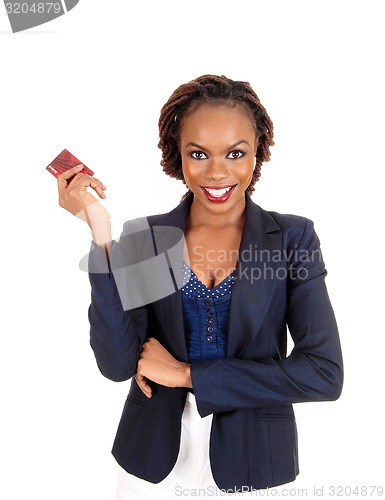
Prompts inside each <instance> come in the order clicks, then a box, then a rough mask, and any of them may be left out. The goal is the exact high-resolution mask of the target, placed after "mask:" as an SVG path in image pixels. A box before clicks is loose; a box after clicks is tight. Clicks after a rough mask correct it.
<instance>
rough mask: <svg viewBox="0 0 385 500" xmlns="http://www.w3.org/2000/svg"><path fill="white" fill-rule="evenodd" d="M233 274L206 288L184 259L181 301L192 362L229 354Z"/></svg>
mask: <svg viewBox="0 0 385 500" xmlns="http://www.w3.org/2000/svg"><path fill="white" fill-rule="evenodd" d="M233 284H234V273H231V274H229V275H228V276H227V277H226V278H225V279H224V280H223V281H222V282H221V283H219V284H218V285H216V286H215V287H214V288H207V286H206V285H205V284H203V283H202V282H201V281H200V280H199V278H198V277H197V276H196V274H195V273H194V272H193V271H192V269H190V267H189V266H188V265H187V263H186V262H183V281H182V285H183V287H182V290H181V291H182V304H183V316H184V328H185V334H186V341H187V347H188V353H189V358H190V362H191V363H193V362H194V361H203V360H206V359H217V358H224V357H225V356H226V346H227V332H228V323H229V314H230V300H231V290H232V287H233Z"/></svg>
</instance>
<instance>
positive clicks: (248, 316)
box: [227, 194, 282, 358]
mask: <svg viewBox="0 0 385 500" xmlns="http://www.w3.org/2000/svg"><path fill="white" fill-rule="evenodd" d="M281 248H282V234H281V232H280V226H279V225H278V224H277V223H276V222H275V220H274V219H273V217H272V216H271V215H270V214H269V213H268V212H266V211H265V210H263V209H262V208H261V207H259V206H258V205H256V204H255V203H254V202H253V201H252V200H251V198H250V196H249V195H248V194H246V211H245V223H244V228H243V234H242V240H241V245H240V251H239V255H238V262H237V267H236V270H235V283H234V287H233V291H232V297H231V306H230V319H229V334H228V343H227V357H231V358H232V357H236V356H239V355H240V354H241V352H242V351H243V350H244V349H245V348H246V346H247V345H248V344H249V343H250V342H251V341H252V340H253V339H254V338H255V336H256V335H257V334H258V331H259V329H260V327H261V324H262V322H263V319H264V317H265V315H266V312H267V310H268V308H269V305H270V302H271V300H272V297H273V293H274V289H275V286H276V282H277V269H278V267H279V265H280V262H279V260H280V259H279V258H278V256H279V255H281ZM274 257H275V258H274ZM251 311H252V312H251Z"/></svg>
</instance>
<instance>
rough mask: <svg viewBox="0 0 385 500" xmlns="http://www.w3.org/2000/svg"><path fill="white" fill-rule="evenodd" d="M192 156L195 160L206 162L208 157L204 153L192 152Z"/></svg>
mask: <svg viewBox="0 0 385 500" xmlns="http://www.w3.org/2000/svg"><path fill="white" fill-rule="evenodd" d="M190 156H192V157H193V158H194V159H195V160H206V159H207V155H206V153H204V152H203V151H192V152H191V153H190Z"/></svg>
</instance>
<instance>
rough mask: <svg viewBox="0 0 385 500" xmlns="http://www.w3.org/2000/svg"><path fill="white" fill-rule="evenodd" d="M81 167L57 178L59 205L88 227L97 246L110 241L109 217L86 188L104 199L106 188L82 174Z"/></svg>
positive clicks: (96, 180) (78, 166) (97, 180)
mask: <svg viewBox="0 0 385 500" xmlns="http://www.w3.org/2000/svg"><path fill="white" fill-rule="evenodd" d="M83 167H84V166H83V165H77V166H76V167H73V168H71V169H69V170H67V171H65V172H63V173H62V174H60V175H59V176H58V177H57V183H58V191H59V205H60V206H61V207H62V208H64V209H65V210H67V211H68V212H70V213H71V214H73V215H75V216H76V217H78V218H79V219H81V220H83V221H84V222H86V223H87V224H88V225H89V227H90V228H91V230H92V233H93V236H94V240H95V242H96V243H97V244H105V243H108V242H110V241H111V230H110V215H109V213H108V211H107V210H106V208H105V207H104V206H103V205H102V204H101V203H100V202H99V201H98V199H97V198H96V197H95V196H93V195H92V194H91V193H90V192H89V191H88V188H92V189H93V190H94V191H95V193H96V194H97V195H98V196H99V198H102V199H105V197H106V195H105V194H104V191H105V189H106V186H105V185H104V184H103V183H102V182H101V181H99V179H96V178H95V177H92V176H90V175H88V174H82V173H81V170H82V169H83Z"/></svg>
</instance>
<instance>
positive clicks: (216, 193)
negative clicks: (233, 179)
mask: <svg viewBox="0 0 385 500" xmlns="http://www.w3.org/2000/svg"><path fill="white" fill-rule="evenodd" d="M230 189H231V187H228V188H222V189H209V188H205V190H206V191H207V192H208V193H210V194H211V196H215V197H216V198H220V197H221V196H223V195H224V194H225V193H228V192H229V191H230Z"/></svg>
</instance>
